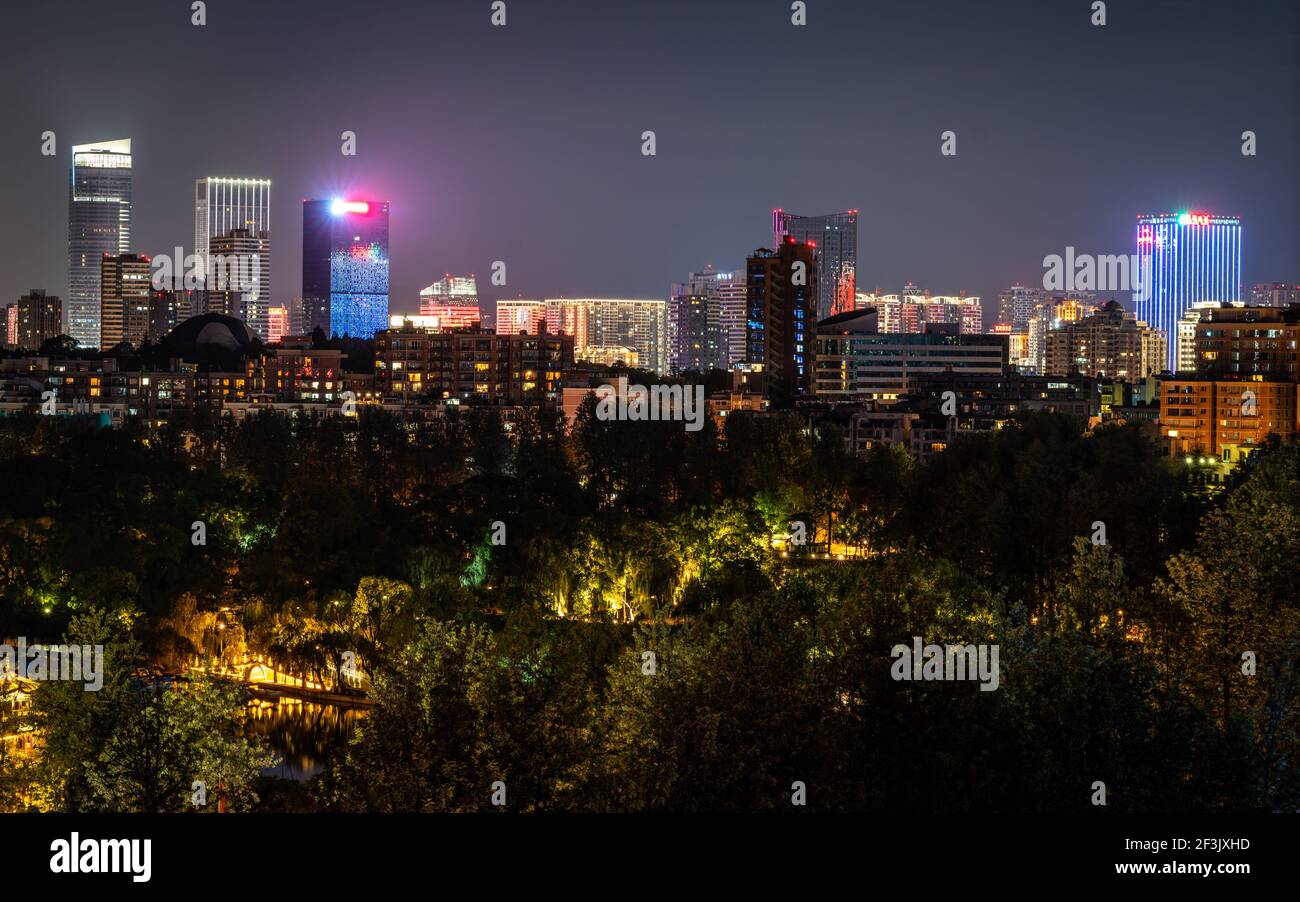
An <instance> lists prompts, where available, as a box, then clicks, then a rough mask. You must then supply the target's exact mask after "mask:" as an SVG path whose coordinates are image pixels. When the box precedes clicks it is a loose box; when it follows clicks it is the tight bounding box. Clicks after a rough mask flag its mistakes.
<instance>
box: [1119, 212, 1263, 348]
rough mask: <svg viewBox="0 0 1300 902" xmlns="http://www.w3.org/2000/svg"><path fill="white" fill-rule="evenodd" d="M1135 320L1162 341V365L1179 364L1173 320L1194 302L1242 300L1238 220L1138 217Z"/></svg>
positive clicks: (1174, 215) (1191, 215) (1198, 216)
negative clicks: (1139, 278) (1140, 279)
mask: <svg viewBox="0 0 1300 902" xmlns="http://www.w3.org/2000/svg"><path fill="white" fill-rule="evenodd" d="M1137 257H1138V261H1139V270H1140V273H1142V274H1149V276H1145V277H1146V278H1148V279H1149V281H1150V285H1141V286H1140V290H1138V291H1135V292H1134V300H1135V302H1136V305H1137V316H1138V319H1140V320H1142V321H1143V322H1146V323H1148V324H1150V325H1151V326H1152V327H1153V328H1156V329H1159V330H1160V331H1161V332H1163V333H1164V334H1165V337H1166V339H1167V342H1166V343H1167V351H1166V362H1165V369H1166V370H1168V371H1170V372H1173V371H1175V370H1177V368H1178V341H1177V335H1178V321H1179V320H1180V319H1182V316H1183V314H1184V313H1186V312H1187V311H1188V310H1189V309H1190V308H1191V307H1192V305H1193V304H1195V303H1197V302H1198V301H1218V302H1225V301H1226V302H1229V303H1231V302H1233V301H1239V300H1241V220H1240V219H1239V218H1238V217H1236V216H1218V215H1213V214H1209V213H1161V214H1157V215H1152V216H1148V215H1143V216H1139V217H1138V224H1137Z"/></svg>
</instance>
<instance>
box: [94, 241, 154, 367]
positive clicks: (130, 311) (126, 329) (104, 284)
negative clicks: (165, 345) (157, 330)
mask: <svg viewBox="0 0 1300 902" xmlns="http://www.w3.org/2000/svg"><path fill="white" fill-rule="evenodd" d="M151 269H152V264H151V262H150V259H149V258H148V257H146V256H144V255H143V254H115V255H105V256H104V257H103V259H102V260H101V262H100V282H99V294H100V341H101V342H102V347H103V348H104V350H109V349H111V348H115V347H117V346H118V345H119V344H121V343H122V342H126V343H127V344H129V345H131V346H132V347H136V348H138V347H139V346H140V345H142V344H144V341H145V339H146V338H147V337H148V335H149V295H150V293H151V291H152V287H151V285H150V273H151Z"/></svg>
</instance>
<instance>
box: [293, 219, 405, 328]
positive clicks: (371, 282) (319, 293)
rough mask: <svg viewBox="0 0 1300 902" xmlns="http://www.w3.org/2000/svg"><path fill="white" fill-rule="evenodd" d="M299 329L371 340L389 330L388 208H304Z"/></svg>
mask: <svg viewBox="0 0 1300 902" xmlns="http://www.w3.org/2000/svg"><path fill="white" fill-rule="evenodd" d="M302 303H303V320H304V322H303V328H304V329H305V330H306V331H308V332H310V331H312V330H313V329H316V328H320V329H321V330H322V331H324V332H325V333H326V334H328V335H351V336H352V337H353V338H371V337H372V336H373V335H374V334H375V333H376V332H378V331H379V330H381V329H386V328H388V203H387V202H385V201H369V200H307V201H303V204H302Z"/></svg>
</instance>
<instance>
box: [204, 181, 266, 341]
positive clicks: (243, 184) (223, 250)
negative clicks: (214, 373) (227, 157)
mask: <svg viewBox="0 0 1300 902" xmlns="http://www.w3.org/2000/svg"><path fill="white" fill-rule="evenodd" d="M220 239H224V240H220ZM219 240H220V241H219ZM194 251H195V253H196V254H197V255H198V256H199V259H200V261H201V263H202V265H203V272H204V273H205V274H206V276H207V284H208V286H209V287H213V285H214V283H215V282H216V281H217V279H218V278H219V276H220V275H221V273H220V270H222V269H226V270H228V269H229V268H231V267H232V265H238V266H239V267H240V269H241V271H243V272H244V273H245V274H246V277H245V278H244V279H243V282H244V283H245V284H244V286H243V287H241V288H235V289H234V290H238V291H241V292H243V295H244V319H245V321H246V322H247V323H248V325H249V326H250V327H252V329H253V331H254V332H256V333H257V334H258V336H260V337H261V338H262V340H263V341H265V340H266V332H267V316H268V311H269V310H270V307H271V180H270V179H256V178H253V179H250V178H219V177H215V176H209V177H206V178H201V179H198V180H196V181H195V183H194ZM230 254H246V255H248V259H247V260H246V261H243V260H241V261H240V262H239V263H238V264H232V263H231V261H229V260H226V261H225V262H224V265H222V264H220V263H218V264H216V265H214V261H213V259H212V258H213V256H214V255H230ZM217 287H221V286H217ZM228 287H229V286H228Z"/></svg>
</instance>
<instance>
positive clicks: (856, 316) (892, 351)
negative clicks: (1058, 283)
mask: <svg viewBox="0 0 1300 902" xmlns="http://www.w3.org/2000/svg"><path fill="white" fill-rule="evenodd" d="M877 325H878V314H877V313H876V312H875V311H873V310H859V311H854V312H852V313H845V314H840V315H839V316H833V317H831V318H830V319H827V320H823V321H822V322H820V323H818V325H817V342H816V353H817V358H816V394H817V398H818V399H819V400H827V401H835V402H849V401H852V402H861V401H879V402H882V403H886V404H888V403H892V402H895V401H897V400H899V399H900V398H902V397H903V396H904V395H906V394H907V393H908V392H910V391H912V390H914V389H915V387H916V383H917V380H919V379H921V378H923V377H926V376H934V375H937V374H943V373H950V374H954V375H958V376H988V377H1000V376H1002V375H1003V374H1004V372H1005V371H1006V367H1007V361H1008V342H1007V336H1005V335H963V334H961V333H960V332H958V331H957V329H956V327H955V326H954V325H953V324H951V323H948V324H939V323H936V324H931V325H928V326H927V327H926V331H925V332H922V333H920V334H899V333H885V332H880V331H878V329H877Z"/></svg>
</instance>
